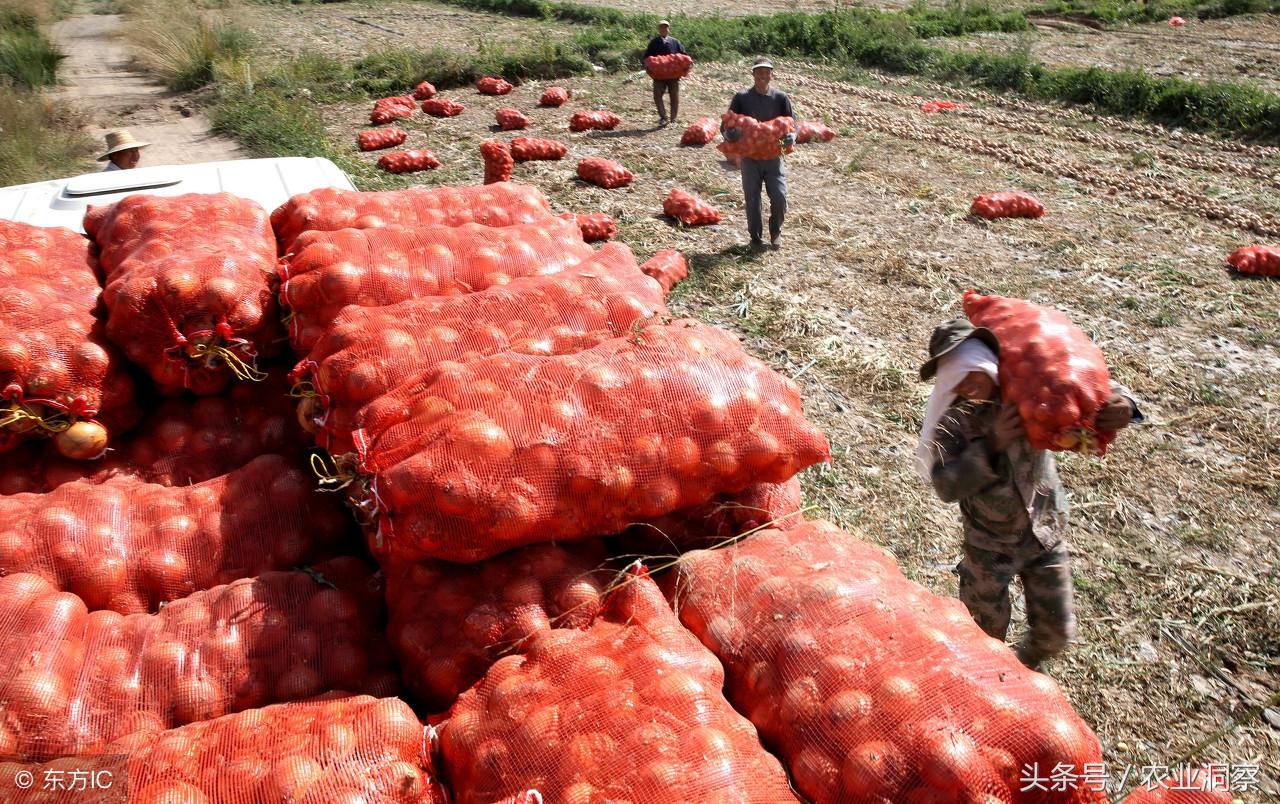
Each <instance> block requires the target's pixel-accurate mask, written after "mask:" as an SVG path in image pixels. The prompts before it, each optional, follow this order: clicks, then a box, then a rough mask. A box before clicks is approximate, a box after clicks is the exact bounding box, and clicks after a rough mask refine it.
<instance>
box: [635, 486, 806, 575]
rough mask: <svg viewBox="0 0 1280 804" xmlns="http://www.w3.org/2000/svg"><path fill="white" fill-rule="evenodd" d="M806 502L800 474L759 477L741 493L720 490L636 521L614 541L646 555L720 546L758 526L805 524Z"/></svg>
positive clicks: (779, 526) (664, 554) (785, 526)
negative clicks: (697, 502)
mask: <svg viewBox="0 0 1280 804" xmlns="http://www.w3.org/2000/svg"><path fill="white" fill-rule="evenodd" d="M801 505H802V495H801V489H800V478H798V477H793V478H791V479H790V480H788V481H787V482H785V483H758V484H756V485H754V486H748V487H747V488H746V489H744V490H742V491H740V492H738V493H737V494H717V495H716V496H714V497H712V498H711V499H710V500H707V501H706V502H705V503H703V504H702V505H696V506H694V507H693V508H686V509H684V510H681V511H674V512H672V513H670V514H666V515H665V516H660V517H656V518H654V519H651V520H649V521H648V522H641V523H638V524H635V525H632V526H631V527H629V528H627V529H626V530H625V531H624V532H622V533H620V534H618V536H617V537H615V538H614V540H613V541H614V543H615V544H616V545H617V546H618V547H619V548H620V549H621V550H623V551H624V552H626V553H628V554H633V555H642V556H666V555H671V554H679V553H683V552H684V551H686V550H698V549H702V548H712V547H718V546H720V545H722V544H724V543H726V542H728V541H730V540H732V539H735V538H737V537H738V536H741V535H743V534H745V533H749V532H751V531H753V530H756V529H759V528H764V527H770V528H779V529H785V528H790V527H794V526H795V525H798V524H800V523H801V522H803V521H804V517H803V516H802V515H801V513H800V509H801Z"/></svg>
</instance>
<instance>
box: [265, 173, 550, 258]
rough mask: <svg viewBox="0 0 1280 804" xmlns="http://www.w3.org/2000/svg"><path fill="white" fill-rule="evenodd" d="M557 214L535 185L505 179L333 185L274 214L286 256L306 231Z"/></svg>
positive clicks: (507, 221) (496, 221)
mask: <svg viewBox="0 0 1280 804" xmlns="http://www.w3.org/2000/svg"><path fill="white" fill-rule="evenodd" d="M550 217H552V214H551V205H550V204H549V203H548V202H547V199H546V196H544V195H543V194H542V192H541V191H539V190H538V189H537V188H536V187H532V186H530V185H527V184H510V183H505V182H504V183H500V184H491V185H485V186H480V185H470V186H466V187H411V188H409V189H407V190H388V191H383V192H359V191H356V190H338V189H334V188H330V187H325V188H321V189H318V190H311V191H310V192H306V193H299V194H298V195H295V196H293V197H292V198H290V199H289V200H288V201H286V202H285V203H283V204H281V205H280V206H279V207H277V208H276V210H275V211H274V212H272V213H271V227H272V229H274V230H275V233H276V242H277V245H278V251H279V253H280V254H282V255H287V254H291V253H294V252H296V251H297V249H296V247H295V245H294V242H295V241H296V240H297V239H298V237H299V236H300V235H301V234H302V233H303V232H308V231H311V232H331V231H336V230H338V229H376V228H379V227H382V226H390V225H392V224H399V225H401V226H461V225H462V224H464V223H479V224H482V225H484V226H514V225H516V224H521V223H533V222H534V221H540V220H545V219H547V218H550Z"/></svg>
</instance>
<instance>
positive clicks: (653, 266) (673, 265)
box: [640, 248, 689, 293]
mask: <svg viewBox="0 0 1280 804" xmlns="http://www.w3.org/2000/svg"><path fill="white" fill-rule="evenodd" d="M640 270H641V272H643V273H644V274H645V275H646V276H651V277H653V278H654V279H656V280H658V284H659V285H662V289H663V290H664V291H666V292H667V293H670V292H671V289H672V288H674V287H675V286H676V285H678V284H680V283H681V282H683V281H684V280H686V279H688V278H689V261H688V260H687V259H685V256H684V254H681V253H680V252H679V251H676V250H675V249H669V248H668V249H662V250H661V251H659V252H657V253H656V254H654V255H653V256H652V257H650V258H649V259H648V260H646V261H645V263H644V264H643V265H641V266H640Z"/></svg>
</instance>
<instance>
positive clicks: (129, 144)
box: [98, 128, 151, 162]
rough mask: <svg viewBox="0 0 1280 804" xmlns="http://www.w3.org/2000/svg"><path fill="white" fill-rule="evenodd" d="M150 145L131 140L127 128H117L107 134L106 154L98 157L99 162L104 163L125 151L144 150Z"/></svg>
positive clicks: (131, 136) (131, 137)
mask: <svg viewBox="0 0 1280 804" xmlns="http://www.w3.org/2000/svg"><path fill="white" fill-rule="evenodd" d="M150 144H151V143H149V142H139V141H137V140H135V139H134V138H133V135H132V134H130V133H129V129H127V128H118V129H116V130H114V131H108V132H107V152H106V153H105V154H103V155H102V156H100V157H98V161H99V162H105V161H107V159H108V158H109V157H110V156H111V155H112V154H114V153H118V152H120V151H127V150H129V149H130V148H146V147H147V146H148V145H150Z"/></svg>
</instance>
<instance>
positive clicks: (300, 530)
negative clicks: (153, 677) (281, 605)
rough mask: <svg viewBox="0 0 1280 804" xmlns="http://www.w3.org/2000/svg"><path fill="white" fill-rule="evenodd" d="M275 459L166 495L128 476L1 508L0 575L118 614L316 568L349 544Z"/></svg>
mask: <svg viewBox="0 0 1280 804" xmlns="http://www.w3.org/2000/svg"><path fill="white" fill-rule="evenodd" d="M314 488H315V481H314V479H313V478H311V477H309V476H308V475H307V474H306V473H305V472H303V471H302V470H301V469H298V468H295V467H294V465H293V464H292V463H291V462H290V461H287V460H286V459H284V458H282V457H280V456H276V455H265V456H262V457H260V458H256V459H254V460H253V461H251V462H249V463H248V464H246V465H245V466H243V467H241V468H240V469H237V470H235V471H234V472H231V473H229V474H226V475H223V476H221V477H218V478H215V479H213V480H208V481H205V482H203V483H197V484H195V485H192V486H180V487H174V488H167V487H165V486H160V485H156V484H151V483H145V482H143V481H141V480H138V479H137V478H132V477H113V478H110V479H108V480H105V481H103V482H102V483H100V484H95V483H93V482H90V481H87V480H82V481H76V482H72V483H65V484H63V485H61V486H59V487H58V488H56V489H54V490H53V491H51V492H49V493H48V494H43V495H29V494H16V495H12V496H8V497H3V498H0V575H5V574H9V573H14V572H30V573H34V574H36V575H39V576H41V577H43V578H46V579H48V580H49V581H50V582H51V583H53V584H54V585H55V586H56V587H58V588H59V589H62V590H66V591H70V592H75V593H76V594H77V595H79V596H80V597H81V598H83V599H84V601H85V603H86V604H88V606H89V608H90V609H110V610H112V611H117V612H120V613H121V614H136V613H141V612H147V611H154V610H155V609H156V607H157V606H159V605H160V604H161V603H164V602H167V601H170V600H177V599H178V598H181V597H186V596H187V595H189V594H192V593H193V592H196V591H199V590H201V589H209V588H211V587H213V586H216V585H218V584H220V583H229V582H231V581H233V580H237V579H240V578H249V577H253V576H255V575H260V574H262V573H263V572H267V571H269V570H274V569H286V568H289V567H295V566H298V565H299V564H301V563H304V562H306V561H309V560H313V559H314V558H316V557H317V556H318V555H319V554H322V553H323V552H325V551H326V550H331V549H332V547H333V546H334V545H335V544H336V543H337V542H338V541H339V540H340V539H342V538H343V537H344V536H346V535H347V533H348V531H347V526H348V522H349V517H347V516H346V515H345V513H344V512H343V511H342V508H341V506H340V505H339V504H338V502H337V501H336V500H333V499H331V497H332V495H321V494H317V493H316V492H315V490H314Z"/></svg>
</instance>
